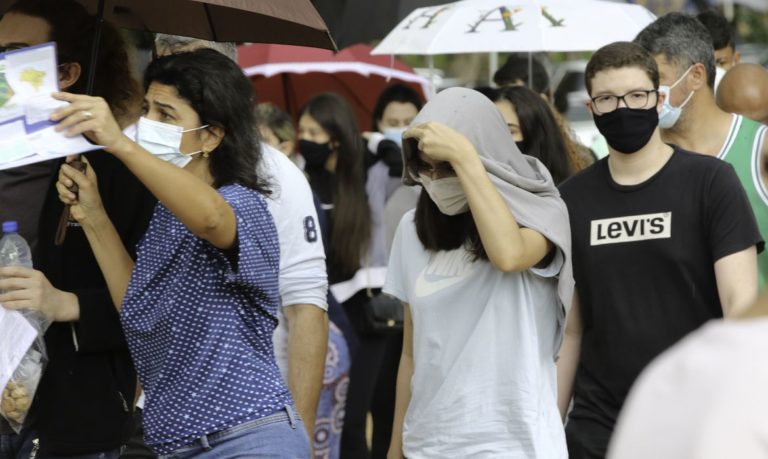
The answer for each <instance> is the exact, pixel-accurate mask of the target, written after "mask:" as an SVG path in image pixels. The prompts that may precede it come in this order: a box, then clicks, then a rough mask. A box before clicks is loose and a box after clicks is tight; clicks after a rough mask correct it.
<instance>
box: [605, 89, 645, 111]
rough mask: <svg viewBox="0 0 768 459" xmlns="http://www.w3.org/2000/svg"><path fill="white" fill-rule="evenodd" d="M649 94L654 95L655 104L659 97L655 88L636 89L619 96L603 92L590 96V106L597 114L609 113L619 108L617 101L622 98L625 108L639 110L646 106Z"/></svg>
mask: <svg viewBox="0 0 768 459" xmlns="http://www.w3.org/2000/svg"><path fill="white" fill-rule="evenodd" d="M651 94H655V95H656V100H655V101H654V104H655V103H656V102H657V101H658V99H659V91H658V90H656V89H636V90H634V91H630V92H628V93H626V94H624V95H621V96H614V95H613V94H605V95H602V96H597V97H591V99H592V108H593V109H594V110H595V113H597V114H604V113H610V112H612V111H614V110H616V109H617V108H619V101H620V100H623V101H624V105H625V106H626V107H627V108H629V109H632V110H639V109H643V108H646V107H647V106H648V102H649V101H650V100H651Z"/></svg>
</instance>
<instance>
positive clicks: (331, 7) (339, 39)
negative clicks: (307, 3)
mask: <svg viewBox="0 0 768 459" xmlns="http://www.w3.org/2000/svg"><path fill="white" fill-rule="evenodd" d="M445 1H446V0H385V1H359V0H313V2H312V3H314V5H315V7H317V10H318V11H319V12H320V15H321V16H323V18H324V19H325V22H326V24H328V28H329V29H330V30H331V33H332V34H333V39H334V40H336V44H338V45H339V47H341V48H344V47H347V46H350V45H353V44H355V43H367V42H370V41H373V40H380V39H381V37H383V36H384V35H386V34H387V32H389V31H390V30H392V28H393V27H394V26H396V25H397V23H398V22H400V21H401V20H402V19H403V18H405V17H406V16H408V13H410V12H411V11H413V10H415V9H416V8H422V7H425V6H433V5H439V4H441V3H445Z"/></svg>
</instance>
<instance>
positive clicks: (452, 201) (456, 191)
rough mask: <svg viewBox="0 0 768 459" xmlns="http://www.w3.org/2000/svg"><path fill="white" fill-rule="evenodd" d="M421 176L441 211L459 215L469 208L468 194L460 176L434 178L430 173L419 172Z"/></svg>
mask: <svg viewBox="0 0 768 459" xmlns="http://www.w3.org/2000/svg"><path fill="white" fill-rule="evenodd" d="M419 178H420V179H421V184H422V186H423V187H424V189H425V190H427V194H428V195H429V198H430V199H432V202H434V203H435V204H436V205H437V208H438V209H440V212H442V213H444V214H445V215H459V214H463V213H464V212H466V211H468V210H469V202H468V201H467V195H466V194H465V193H464V188H462V187H461V181H460V180H459V178H458V177H445V178H441V179H436V180H432V178H431V177H429V176H428V175H424V174H419Z"/></svg>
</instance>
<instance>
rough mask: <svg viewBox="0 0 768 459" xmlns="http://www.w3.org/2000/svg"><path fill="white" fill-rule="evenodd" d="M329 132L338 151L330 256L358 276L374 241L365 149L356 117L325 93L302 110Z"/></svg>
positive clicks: (343, 103)
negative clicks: (359, 269)
mask: <svg viewBox="0 0 768 459" xmlns="http://www.w3.org/2000/svg"><path fill="white" fill-rule="evenodd" d="M305 113H307V114H309V116H311V117H312V118H313V119H314V120H315V121H317V123H318V124H319V125H320V126H321V127H322V128H323V130H325V132H326V133H328V135H329V136H330V138H331V143H337V144H338V147H337V148H336V149H335V151H336V153H337V155H338V159H337V161H336V171H335V178H334V180H333V185H332V186H333V190H332V193H333V213H332V215H333V217H332V218H333V221H332V227H331V238H330V239H331V244H330V250H329V255H330V257H331V258H332V259H333V260H334V261H335V262H336V263H338V264H339V266H340V267H341V269H342V271H343V272H342V273H341V274H343V275H351V274H354V272H355V271H357V269H358V268H359V267H360V257H361V256H363V254H364V253H366V252H367V250H368V247H369V245H370V241H371V211H370V207H369V206H368V196H367V195H366V192H365V167H364V166H363V153H364V146H363V141H362V138H361V136H360V131H359V130H358V127H357V121H356V120H355V114H354V113H353V112H352V109H351V108H350V106H349V104H348V103H347V102H346V101H345V100H344V99H343V98H342V97H341V96H339V95H338V94H334V93H323V94H320V95H317V96H315V97H313V98H312V99H311V100H310V101H309V102H307V105H306V106H304V108H303V109H302V110H301V115H303V114H305Z"/></svg>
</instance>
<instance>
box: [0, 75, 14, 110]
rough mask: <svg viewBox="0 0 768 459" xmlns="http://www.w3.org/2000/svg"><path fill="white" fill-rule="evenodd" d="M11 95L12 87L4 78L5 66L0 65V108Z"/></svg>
mask: <svg viewBox="0 0 768 459" xmlns="http://www.w3.org/2000/svg"><path fill="white" fill-rule="evenodd" d="M11 97H13V88H12V87H11V85H10V84H8V80H7V79H6V78H5V66H2V67H0V108H2V107H3V106H5V104H7V103H8V101H9V100H11Z"/></svg>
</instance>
